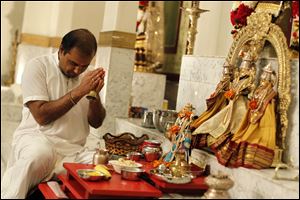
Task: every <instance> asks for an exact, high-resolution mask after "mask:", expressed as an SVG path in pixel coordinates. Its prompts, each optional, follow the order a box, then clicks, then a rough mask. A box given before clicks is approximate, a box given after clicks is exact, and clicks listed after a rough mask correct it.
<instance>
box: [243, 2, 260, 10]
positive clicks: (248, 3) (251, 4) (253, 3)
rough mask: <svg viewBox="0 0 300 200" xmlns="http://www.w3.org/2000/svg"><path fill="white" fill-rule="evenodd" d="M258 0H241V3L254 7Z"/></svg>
mask: <svg viewBox="0 0 300 200" xmlns="http://www.w3.org/2000/svg"><path fill="white" fill-rule="evenodd" d="M257 2H258V1H242V4H244V5H245V6H248V7H249V8H252V9H254V8H255V6H256V4H257Z"/></svg>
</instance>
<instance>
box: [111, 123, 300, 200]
mask: <svg viewBox="0 0 300 200" xmlns="http://www.w3.org/2000/svg"><path fill="white" fill-rule="evenodd" d="M141 122H142V120H141V119H124V118H117V119H116V130H117V133H122V132H125V131H129V132H131V133H134V134H136V135H137V136H140V135H142V134H144V133H146V134H148V135H149V136H150V137H152V138H155V139H160V140H162V141H163V144H162V146H163V149H164V151H168V150H169V149H170V147H171V143H170V141H169V140H168V139H167V138H165V137H164V136H163V134H162V133H160V132H159V131H157V130H155V129H149V128H144V127H142V126H141V125H140V124H141ZM202 153H203V154H204V155H206V156H207V163H208V164H209V165H210V166H211V173H217V172H218V170H220V171H222V172H224V173H226V174H228V175H229V177H230V178H231V179H232V180H233V181H234V186H233V188H231V189H230V190H229V193H230V195H231V197H232V198H239V199H240V198H244V199H248V198H259V199H261V198H263V199H265V198H270V199H274V198H276V199H278V198H279V199H280V198H281V199H289V198H296V199H298V198H299V180H298V181H284V180H274V179H273V178H272V177H273V176H274V173H275V171H274V169H264V170H255V169H247V168H242V167H240V168H234V169H231V168H227V167H224V166H223V165H220V164H219V163H218V161H217V159H216V158H215V156H214V155H211V154H208V153H206V152H204V151H202ZM279 175H280V176H284V177H295V176H296V175H299V169H292V170H291V169H287V170H279ZM170 197H171V196H168V197H166V198H170ZM193 198H197V197H193Z"/></svg>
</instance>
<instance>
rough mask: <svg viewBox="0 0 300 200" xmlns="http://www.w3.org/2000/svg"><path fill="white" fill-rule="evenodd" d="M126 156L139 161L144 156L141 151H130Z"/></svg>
mask: <svg viewBox="0 0 300 200" xmlns="http://www.w3.org/2000/svg"><path fill="white" fill-rule="evenodd" d="M126 157H127V159H129V160H134V161H139V160H140V159H141V157H142V154H141V153H139V152H129V153H127V154H126Z"/></svg>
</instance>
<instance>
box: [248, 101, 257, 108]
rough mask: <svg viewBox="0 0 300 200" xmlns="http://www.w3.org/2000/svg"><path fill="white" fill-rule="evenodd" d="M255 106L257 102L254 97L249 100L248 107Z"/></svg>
mask: <svg viewBox="0 0 300 200" xmlns="http://www.w3.org/2000/svg"><path fill="white" fill-rule="evenodd" d="M257 106H258V104H257V101H256V100H255V99H252V100H251V101H250V102H249V108H250V109H251V110H254V109H256V108H257Z"/></svg>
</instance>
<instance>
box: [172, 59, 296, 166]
mask: <svg viewBox="0 0 300 200" xmlns="http://www.w3.org/2000/svg"><path fill="white" fill-rule="evenodd" d="M224 60H225V58H224V57H200V56H183V59H182V66H181V72H180V80H179V88H178V96H177V105H176V110H180V109H181V108H183V107H184V105H185V104H187V103H192V104H193V106H194V107H195V109H196V110H195V113H196V114H201V113H202V112H204V111H205V109H206V103H205V99H206V98H207V97H209V95H210V94H211V93H212V92H213V91H214V90H215V87H216V85H217V83H218V82H219V80H220V77H221V74H222V69H223V67H222V66H223V63H224ZM267 63H271V64H272V66H273V69H275V71H276V72H278V63H277V59H275V58H271V59H265V58H262V59H259V60H258V61H257V63H256V65H257V76H259V75H260V73H261V68H262V67H264V66H265V65H266V64H267ZM298 75H299V60H292V61H291V104H290V107H289V110H288V119H289V126H288V133H287V138H286V144H287V148H286V150H285V151H284V158H283V159H284V161H285V162H286V163H289V164H291V165H293V166H294V167H296V168H299V131H298V130H299V78H298Z"/></svg>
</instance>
